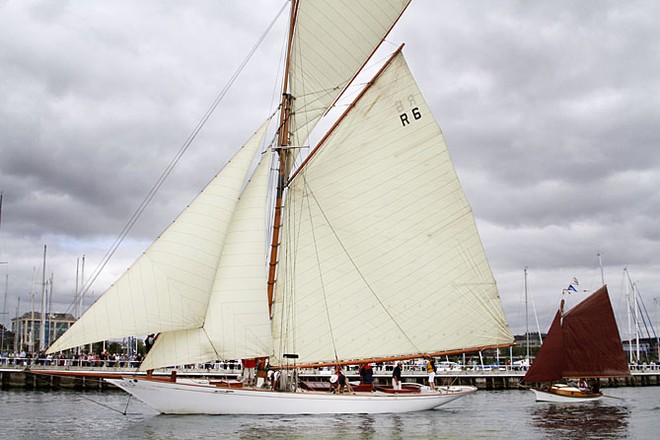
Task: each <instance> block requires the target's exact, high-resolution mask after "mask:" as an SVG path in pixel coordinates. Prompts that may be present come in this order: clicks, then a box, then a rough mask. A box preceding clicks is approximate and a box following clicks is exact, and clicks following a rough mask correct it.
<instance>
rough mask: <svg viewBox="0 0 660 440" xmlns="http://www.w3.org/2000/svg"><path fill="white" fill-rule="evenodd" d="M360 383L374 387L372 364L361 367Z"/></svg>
mask: <svg viewBox="0 0 660 440" xmlns="http://www.w3.org/2000/svg"><path fill="white" fill-rule="evenodd" d="M360 383H361V384H365V385H372V384H373V383H374V370H373V369H372V368H371V364H362V365H361V366H360Z"/></svg>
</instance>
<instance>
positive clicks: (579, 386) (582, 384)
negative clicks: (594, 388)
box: [578, 379, 587, 392]
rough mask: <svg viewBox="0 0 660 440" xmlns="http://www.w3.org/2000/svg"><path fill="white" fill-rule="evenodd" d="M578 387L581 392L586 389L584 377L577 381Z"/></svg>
mask: <svg viewBox="0 0 660 440" xmlns="http://www.w3.org/2000/svg"><path fill="white" fill-rule="evenodd" d="M578 389H579V390H580V391H582V392H585V391H587V381H586V380H584V379H580V381H579V382H578Z"/></svg>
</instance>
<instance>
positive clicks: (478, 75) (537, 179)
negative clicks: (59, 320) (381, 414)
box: [0, 0, 660, 337]
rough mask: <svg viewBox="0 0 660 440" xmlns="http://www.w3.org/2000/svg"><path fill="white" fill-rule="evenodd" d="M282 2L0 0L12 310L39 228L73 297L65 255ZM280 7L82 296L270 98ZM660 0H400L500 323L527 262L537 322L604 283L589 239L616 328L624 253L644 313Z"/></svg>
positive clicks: (40, 242) (144, 180)
mask: <svg viewBox="0 0 660 440" xmlns="http://www.w3.org/2000/svg"><path fill="white" fill-rule="evenodd" d="M284 5H285V4H284V1H282V0H277V1H276V0H272V1H267V0H257V1H250V2H228V1H227V2H218V1H212V0H207V1H204V0H197V1H191V2H179V1H173V0H172V1H167V0H164V1H139V2H138V1H113V2H101V1H96V2H91V1H88V2H69V1H19V0H0V97H1V99H0V191H2V192H3V195H4V197H3V198H4V200H3V206H2V223H1V226H0V261H3V262H7V264H2V265H0V275H2V280H1V281H2V282H1V284H0V295H1V294H4V292H5V281H8V283H7V289H6V290H7V303H6V311H7V314H6V315H5V316H4V318H5V319H3V321H4V322H8V321H9V318H10V317H13V316H15V314H16V310H17V307H18V298H19V297H20V313H24V312H26V311H29V310H30V307H31V302H32V299H33V297H34V298H35V303H37V304H38V302H39V301H40V292H41V285H40V282H41V271H42V259H43V247H44V245H47V246H48V261H47V268H46V271H47V274H48V276H49V277H50V275H51V274H52V276H53V280H54V281H53V292H54V294H53V310H54V311H60V312H63V311H67V310H68V311H72V309H71V308H70V304H71V302H72V299H73V292H74V286H75V278H76V264H77V261H78V259H80V258H81V257H82V256H83V255H85V256H86V257H85V258H86V269H85V270H86V273H87V274H89V273H92V271H93V270H94V269H96V267H97V266H98V264H99V263H100V261H101V259H102V257H103V255H104V254H105V252H106V251H107V250H108V249H109V248H110V246H111V245H112V243H113V241H114V240H115V239H116V237H117V236H118V234H119V233H120V231H121V230H122V228H123V227H124V226H125V225H126V223H127V222H128V220H129V218H130V217H131V215H132V214H133V212H134V211H135V209H136V208H137V207H138V206H139V204H140V202H141V201H142V200H143V199H144V197H145V195H146V194H147V193H148V191H149V190H150V189H151V187H152V186H153V184H154V183H155V182H156V180H157V179H158V177H159V176H160V175H161V173H162V172H163V171H164V170H165V168H166V167H167V165H168V163H169V162H170V161H171V160H172V158H173V157H174V156H175V154H176V153H177V151H178V150H179V149H180V148H181V146H182V145H183V144H184V141H185V140H186V138H187V137H188V136H189V135H190V133H191V132H192V131H193V129H194V127H195V126H196V124H197V122H198V121H199V120H200V118H201V117H202V115H203V114H204V113H205V111H206V110H207V108H208V107H209V106H210V104H211V103H212V102H213V100H214V99H215V97H216V96H217V95H218V93H219V92H220V91H221V90H222V89H223V87H224V86H225V85H226V84H227V82H228V81H229V79H230V78H231V76H232V74H233V73H234V71H235V70H236V69H237V67H238V66H239V65H240V63H241V61H242V60H243V59H244V58H245V56H246V55H247V54H248V52H249V51H250V49H251V48H252V47H253V45H254V44H255V42H256V41H257V39H258V38H259V36H260V35H261V34H262V33H263V32H264V31H265V29H266V28H267V27H268V25H269V24H270V23H271V21H272V20H273V19H274V17H275V16H276V15H277V14H278V12H279V11H280V10H281V9H282V7H283V6H284ZM284 15H286V13H285V14H284ZM284 15H283V16H281V17H280V19H279V21H278V22H277V24H276V26H275V28H274V29H273V31H272V32H271V33H270V34H269V38H268V39H267V41H266V42H264V44H262V45H261V47H260V48H259V49H258V51H257V53H256V54H255V57H254V58H253V59H252V60H251V61H250V62H249V64H248V65H247V67H246V69H245V71H244V72H243V74H242V75H241V76H240V78H239V79H238V81H237V82H236V83H235V84H234V85H233V86H232V88H231V89H230V90H229V93H228V94H227V95H226V96H225V97H224V99H223V101H222V102H221V104H220V106H219V108H218V110H217V111H216V112H215V113H214V115H213V116H212V118H211V120H210V121H209V123H208V124H207V125H206V126H205V127H204V129H203V130H202V132H201V133H200V135H199V136H198V138H197V140H196V141H195V142H194V143H193V144H192V146H191V147H190V148H189V149H188V150H187V152H186V154H185V155H184V156H183V158H182V159H181V161H180V162H179V164H178V166H177V167H176V168H175V170H174V171H173V173H172V174H171V175H170V177H169V178H168V180H167V181H166V182H165V184H164V185H163V187H162V188H161V190H160V192H159V193H158V194H157V196H156V197H155V198H154V200H153V202H152V204H151V205H150V206H149V207H148V209H147V211H146V212H145V213H144V215H143V216H142V218H141V219H140V221H139V222H138V223H137V225H136V226H135V228H134V229H133V230H132V231H131V232H130V234H129V235H128V237H127V239H126V240H125V241H124V243H123V244H122V246H121V247H120V248H119V250H118V251H117V253H116V255H115V257H114V258H113V259H112V260H111V261H110V264H109V265H108V266H107V267H106V268H105V269H104V271H103V272H102V273H101V275H100V276H99V278H98V280H97V281H96V283H95V284H94V286H93V288H92V292H91V293H90V294H89V297H88V299H87V303H89V302H90V301H93V299H94V298H96V297H98V295H99V294H100V293H102V292H103V290H104V289H105V288H106V287H107V286H108V285H109V284H110V283H111V282H112V281H113V280H114V279H116V278H117V277H118V276H119V275H120V274H121V273H122V272H123V271H124V270H125V269H126V267H128V265H129V264H130V263H131V262H132V261H133V260H134V259H135V258H136V257H137V256H138V255H139V254H140V252H141V251H142V250H144V248H146V246H148V244H149V243H150V242H151V241H152V240H153V239H154V238H155V237H156V236H157V235H158V233H160V232H161V231H162V230H163V229H164V228H165V227H166V226H167V224H168V223H169V222H171V220H172V219H173V218H174V217H175V216H176V215H177V214H178V213H179V211H180V210H181V209H182V208H183V207H184V206H185V205H186V203H188V202H189V201H190V200H191V199H192V198H193V197H194V196H195V195H196V194H197V192H198V191H199V190H200V189H201V188H202V186H203V185H204V184H205V183H206V182H207V181H208V180H209V179H210V178H211V177H212V176H213V175H214V174H215V173H216V172H217V170H219V169H220V168H221V167H222V166H223V165H224V163H225V161H226V160H227V158H228V157H229V156H230V155H231V153H232V152H233V151H234V149H235V148H236V147H237V146H240V145H241V144H242V143H243V142H244V141H245V140H246V139H247V138H248V137H249V136H250V134H251V133H252V132H253V131H254V130H255V129H256V128H257V126H258V125H259V124H260V123H261V122H262V121H263V120H264V119H265V118H266V117H267V116H268V115H269V114H270V113H271V112H272V111H273V110H274V109H275V106H276V103H275V101H276V100H277V99H278V95H279V90H278V75H279V67H278V65H279V63H280V62H281V56H282V47H283V44H284V25H285V19H284V18H285V16H284ZM658 17H660V3H658V2H656V1H653V0H649V1H629V2H620V1H606V0H599V1H581V2H575V1H557V2H546V1H513V0H502V1H497V2H486V1H477V0H467V1H466V0H462V1H458V0H456V1H449V0H447V1H442V2H438V1H434V0H413V3H412V4H411V6H410V7H409V8H408V10H407V11H406V13H405V14H404V16H403V17H402V19H401V21H400V22H399V23H398V25H397V27H396V29H395V30H394V32H393V33H392V34H391V35H390V36H389V38H388V44H386V48H394V47H396V46H397V45H398V44H399V43H401V42H405V43H406V48H405V55H406V57H407V59H408V62H409V64H410V67H411V70H412V71H413V74H414V75H415V76H416V78H417V81H418V83H419V85H420V88H421V89H422V91H423V92H424V94H425V96H426V98H427V100H428V101H429V103H430V105H431V107H432V109H433V112H434V114H435V116H436V118H437V119H438V121H439V123H440V125H441V127H442V128H443V132H444V134H445V137H446V140H447V143H448V146H449V149H450V153H451V155H452V158H453V160H454V163H455V166H456V169H457V171H458V174H459V177H460V179H461V181H462V183H463V185H464V187H465V190H466V192H467V195H468V198H469V200H470V201H471V203H472V207H473V210H474V212H475V215H476V218H477V224H478V227H479V230H480V233H481V236H482V239H483V242H484V245H485V248H486V252H487V254H488V257H489V259H490V262H491V264H492V268H493V271H494V274H495V278H496V280H497V282H498V286H499V289H500V295H501V297H502V302H503V304H504V308H505V312H506V315H507V318H508V320H509V323H510V325H511V328H512V330H513V331H514V333H520V332H523V331H524V329H525V313H524V311H525V302H524V277H523V270H524V268H525V267H527V268H528V292H529V297H530V299H531V300H532V301H533V303H534V306H535V308H536V311H537V315H538V320H539V322H540V326H541V328H542V330H544V331H545V329H547V326H548V325H549V323H550V320H551V318H552V314H553V313H554V310H555V308H556V306H557V304H558V301H559V297H560V293H561V290H562V289H563V288H565V287H566V286H567V284H568V283H569V282H570V280H571V279H572V278H573V277H577V278H578V280H579V281H580V287H581V288H583V289H594V288H597V287H598V286H599V284H600V280H601V272H600V268H599V259H598V256H597V254H598V253H600V254H601V256H602V262H603V272H604V276H605V281H606V282H607V283H608V285H609V286H610V291H611V293H612V296H613V302H614V305H615V308H617V313H618V315H619V321H620V325H621V326H622V327H623V328H624V335H623V336H624V337H625V336H626V334H625V331H626V326H627V324H626V317H625V303H624V298H623V296H624V295H623V294H624V292H625V287H624V275H623V274H624V272H623V270H624V268H627V269H628V273H629V275H630V278H631V280H632V281H633V282H634V283H636V285H637V287H638V289H639V291H640V292H641V294H642V297H643V298H644V301H645V303H646V306H647V309H648V311H649V313H650V315H651V318H652V319H654V320H657V319H658V314H660V311H657V310H658V306H657V305H656V303H655V302H654V298H658V301H660V287H658V286H660V245H659V243H660V27H658V26H657V18H658ZM7 275H8V276H7ZM31 292H37V294H36V295H31V294H30V293H31ZM581 295H584V294H581ZM1 298H2V296H0V299H1ZM0 304H1V303H0ZM530 309H531V305H530ZM655 322H657V321H655ZM530 323H533V325H532V326H531V327H532V328H531V330H534V328H535V327H536V324H535V323H534V317H533V316H530Z"/></svg>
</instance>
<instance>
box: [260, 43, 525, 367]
mask: <svg viewBox="0 0 660 440" xmlns="http://www.w3.org/2000/svg"><path fill="white" fill-rule="evenodd" d="M284 217H285V221H284V224H283V230H284V232H283V239H282V242H283V245H282V246H283V249H282V251H281V254H280V262H279V272H278V285H277V294H276V298H275V304H274V307H273V313H274V317H273V338H274V347H275V359H276V360H277V359H278V358H280V357H281V355H282V354H283V353H287V352H289V353H291V352H294V353H297V354H298V355H299V356H300V357H299V362H300V363H324V362H325V363H332V362H336V361H340V360H360V359H374V358H387V357H388V356H393V355H407V356H409V357H414V356H419V355H423V354H425V353H441V352H451V351H470V349H478V348H480V347H486V346H497V345H505V344H510V343H511V342H512V339H513V338H512V335H511V333H510V332H509V330H508V327H507V324H506V320H505V318H504V313H503V310H502V307H501V304H500V301H499V296H498V293H497V288H496V285H495V281H494V279H493V275H492V273H491V270H490V267H489V265H488V261H487V259H486V255H485V252H484V250H483V246H482V244H481V240H480V238H479V235H478V232H477V229H476V226H475V222H474V218H473V215H472V211H471V208H470V206H469V204H468V202H467V200H466V198H465V195H464V193H463V190H462V189H461V186H460V183H459V181H458V178H457V176H456V172H455V170H454V168H453V165H452V163H451V161H450V158H449V154H448V152H447V149H446V146H445V142H444V139H443V136H442V133H441V131H440V128H439V126H438V124H437V122H436V121H435V119H434V117H433V115H432V114H431V110H430V109H429V107H428V105H427V104H426V102H425V101H424V99H423V98H422V95H421V93H420V91H419V89H418V87H417V85H416V83H415V81H414V79H413V77H412V75H411V74H410V71H409V70H408V66H407V65H406V62H405V60H404V58H403V55H402V54H401V53H398V54H397V55H396V56H395V57H394V58H393V59H392V60H391V62H390V63H389V64H388V65H387V67H386V68H384V70H383V71H382V72H381V74H380V76H379V77H378V78H376V79H375V80H374V81H372V83H371V87H370V88H369V89H368V90H366V92H365V93H363V94H362V95H361V96H360V97H359V99H358V100H357V102H355V103H354V105H352V106H351V108H350V109H349V110H348V111H347V113H346V114H345V115H344V117H343V118H342V119H341V121H340V123H339V124H338V125H337V126H336V128H335V129H334V130H333V131H332V132H331V133H330V135H329V136H328V137H327V138H326V139H325V140H324V142H323V143H322V144H321V145H320V146H319V147H318V148H317V150H315V151H314V152H313V153H312V156H311V158H310V159H309V160H308V161H307V162H306V163H305V164H304V165H303V168H302V169H301V170H300V172H299V173H298V174H296V175H295V177H294V179H293V181H292V182H291V184H290V185H289V191H288V194H287V199H286V207H285V216H284Z"/></svg>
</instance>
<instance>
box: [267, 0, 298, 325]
mask: <svg viewBox="0 0 660 440" xmlns="http://www.w3.org/2000/svg"><path fill="white" fill-rule="evenodd" d="M297 13H298V0H293V1H292V2H291V18H290V21H289V41H288V43H287V50H286V62H285V68H284V80H283V82H282V104H281V105H280V122H279V129H278V130H279V131H278V137H277V142H278V144H277V145H278V148H277V156H278V162H279V170H278V178H277V188H276V195H275V213H274V215H273V236H272V240H271V245H270V247H271V248H270V261H269V264H268V311H269V313H271V314H272V308H273V293H274V290H275V274H276V272H277V256H278V251H279V246H280V226H281V223H282V205H283V202H284V188H285V187H286V184H287V180H288V174H289V159H290V153H289V150H288V148H287V147H288V146H289V116H290V112H291V100H292V99H293V98H292V96H291V94H290V93H288V88H289V65H290V63H291V48H292V47H293V35H294V31H295V25H296V15H297Z"/></svg>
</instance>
